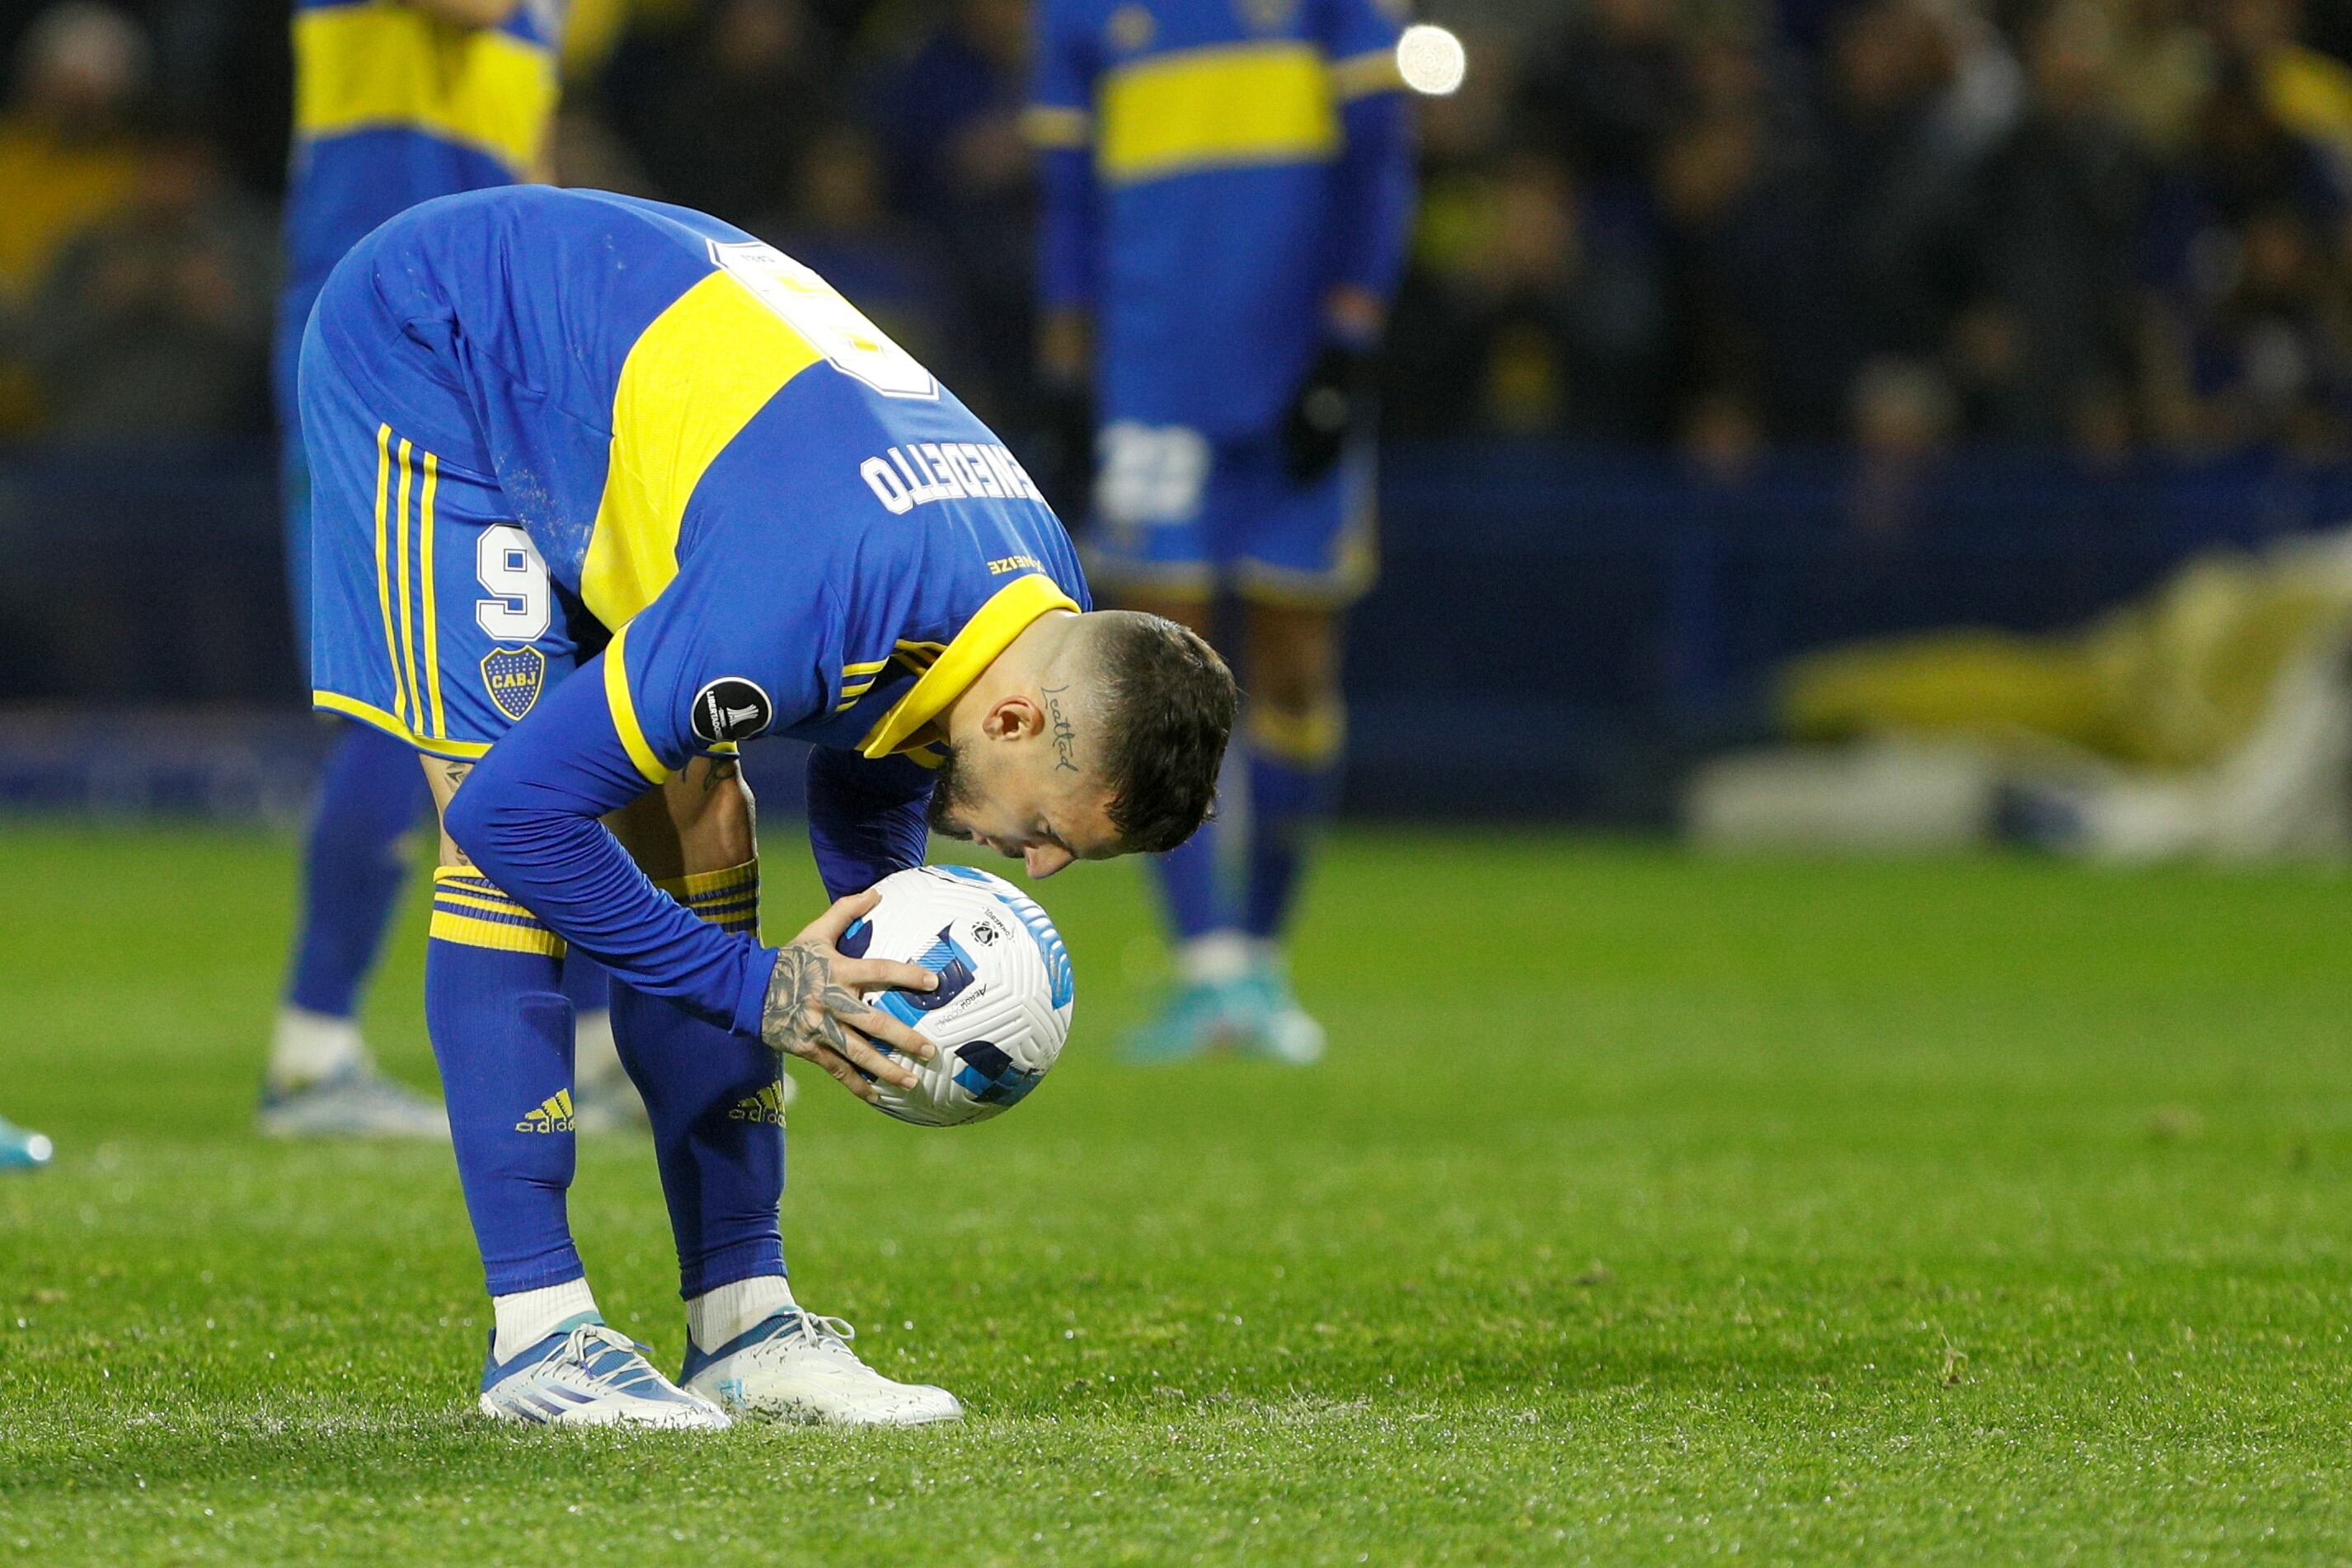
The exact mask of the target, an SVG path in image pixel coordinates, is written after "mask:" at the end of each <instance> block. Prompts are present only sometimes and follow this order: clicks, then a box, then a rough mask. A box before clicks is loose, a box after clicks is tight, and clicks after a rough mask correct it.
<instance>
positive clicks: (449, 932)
mask: <svg viewBox="0 0 2352 1568" xmlns="http://www.w3.org/2000/svg"><path fill="white" fill-rule="evenodd" d="M427 934H429V935H430V936H431V937H432V938H433V939H434V940H435V941H436V942H456V943H457V944H458V945H459V946H460V947H486V948H488V949H490V950H491V951H492V952H536V953H542V954H544V955H545V956H547V957H549V958H562V956H563V947H564V944H563V939H562V937H560V936H558V935H556V934H555V933H554V932H553V931H550V930H548V929H547V928H546V927H545V926H541V925H529V926H515V925H501V924H500V923H499V922H498V921H478V920H476V919H474V918H473V917H472V916H470V915H460V914H453V913H451V912H450V911H449V910H434V911H433V922H432V924H431V925H430V926H429V927H428V928H427Z"/></svg>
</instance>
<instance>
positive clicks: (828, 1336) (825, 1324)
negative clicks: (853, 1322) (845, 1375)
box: [787, 1306, 857, 1359]
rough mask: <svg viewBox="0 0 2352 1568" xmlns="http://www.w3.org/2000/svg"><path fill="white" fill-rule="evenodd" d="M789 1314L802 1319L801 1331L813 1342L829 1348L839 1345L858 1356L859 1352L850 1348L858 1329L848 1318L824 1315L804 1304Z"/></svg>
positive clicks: (853, 1356) (850, 1353) (851, 1354)
mask: <svg viewBox="0 0 2352 1568" xmlns="http://www.w3.org/2000/svg"><path fill="white" fill-rule="evenodd" d="M787 1315H788V1316H791V1317H795V1318H798V1319H799V1320H800V1322H801V1332H802V1333H803V1335H805V1336H806V1337H807V1339H808V1342H810V1343H811V1344H813V1345H817V1346H820V1347H822V1348H824V1349H827V1350H830V1349H833V1348H834V1347H835V1346H838V1347H839V1348H840V1349H842V1350H843V1351H845V1352H848V1353H849V1355H850V1356H851V1357H852V1358H853V1359H854V1358H855V1357H856V1354H857V1352H856V1351H852V1350H850V1349H849V1342H850V1341H852V1340H854V1339H856V1337H857V1331H856V1329H855V1328H853V1327H851V1326H850V1323H849V1320H847V1319H846V1318H827V1317H824V1316H822V1315H820V1314H818V1313H815V1312H812V1311H810V1310H808V1309H807V1308H806V1307H802V1306H795V1307H793V1309H792V1310H791V1311H790V1313H789V1314H787Z"/></svg>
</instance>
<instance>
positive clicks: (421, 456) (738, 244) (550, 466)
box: [301, 186, 1087, 784]
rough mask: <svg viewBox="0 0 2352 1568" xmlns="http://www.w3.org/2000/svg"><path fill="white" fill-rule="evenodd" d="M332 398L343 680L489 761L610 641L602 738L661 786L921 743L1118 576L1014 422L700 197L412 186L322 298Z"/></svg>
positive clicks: (312, 448) (329, 469)
mask: <svg viewBox="0 0 2352 1568" xmlns="http://www.w3.org/2000/svg"><path fill="white" fill-rule="evenodd" d="M301 409H302V423H303V434H304V440H305V442H306V444H307V446H308V448H309V452H310V462H311V466H312V469H313V473H314V483H315V492H314V500H313V506H312V519H313V521H312V531H313V535H314V540H313V551H314V554H313V561H314V570H313V583H312V587H313V595H314V602H315V605H316V613H315V637H314V643H313V649H312V684H313V687H314V689H315V690H314V701H315V703H316V705H317V706H319V707H320V708H322V709H327V710H333V711H336V712H341V713H344V714H347V715H349V716H351V717H352V718H356V719H359V720H361V721H364V722H366V723H369V724H373V725H374V726H375V727H377V728H378V729H381V730H383V731H387V732H389V733H392V734H394V735H397V736H400V737H402V738H404V739H405V740H407V741H409V742H411V743H412V744H414V745H415V747H416V748H417V749H418V750H420V751H422V752H427V753H430V754H433V755H437V756H443V757H449V758H457V759H471V758H476V757H479V756H480V755H482V754H483V753H484V752H487V751H488V748H489V746H490V745H491V744H492V743H493V742H496V741H498V740H499V738H500V737H501V736H502V735H504V734H505V733H506V732H507V731H509V729H511V728H512V727H513V726H514V725H515V724H516V723H518V722H519V721H521V720H523V719H525V718H527V717H529V716H530V714H531V713H532V712H533V711H534V710H535V709H537V708H538V706H539V705H540V704H541V702H542V701H543V700H546V695H547V693H548V691H549V690H550V689H551V687H553V686H554V685H555V683H557V682H559V681H561V680H562V679H563V678H564V677H565V676H566V675H567V674H568V673H569V672H570V671H572V669H573V668H576V667H578V666H579V665H580V664H582V663H583V662H584V661H586V660H588V659H589V658H593V657H595V656H596V655H597V654H598V653H599V651H600V650H602V651H603V660H602V673H601V677H600V678H599V679H601V682H602V686H603V689H604V702H603V703H602V704H601V705H599V709H598V711H599V714H600V715H609V719H610V723H611V729H610V730H606V731H603V740H604V743H606V744H609V743H610V742H611V738H612V736H613V735H614V733H617V735H618V736H619V739H620V742H621V743H622V745H623V746H624V747H625V750H626V752H627V754H628V757H629V759H630V761H631V762H632V763H634V764H635V769H636V772H637V773H638V774H639V775H641V777H642V780H643V781H644V782H645V783H647V784H651V783H659V782H662V781H664V780H666V779H667V777H668V776H669V775H670V773H672V772H673V771H674V770H676V769H677V768H678V767H680V766H682V765H683V764H684V763H686V762H687V761H688V759H689V758H690V757H692V756H695V755H697V754H711V753H723V752H727V751H729V750H730V749H731V748H732V747H733V746H734V745H735V744H737V743H738V742H742V741H746V740H749V739H751V738H752V737H754V736H756V735H761V734H771V733H782V734H791V735H793V736H796V737H799V738H801V739H804V740H809V741H813V742H818V743H820V744H822V745H824V746H828V747H832V748H837V749H840V750H843V751H848V752H862V753H863V754H864V755H866V757H869V758H883V757H888V756H891V755H893V754H896V753H908V754H911V755H914V756H916V757H917V759H918V760H920V754H921V751H922V746H923V735H924V730H923V726H924V725H925V723H926V722H927V721H929V719H930V718H931V717H933V716H935V715H936V714H937V713H938V712H939V711H940V710H941V709H942V708H943V707H944V706H945V705H946V703H947V702H948V701H949V700H952V698H953V697H954V696H955V695H956V694H958V693H960V692H961V690H962V689H963V687H964V686H965V685H967V684H969V682H970V680H971V678H972V677H973V676H974V675H975V674H977V673H978V671H979V670H980V669H981V668H985V666H986V665H987V664H988V663H989V662H990V661H991V660H992V659H993V658H995V656H996V655H997V654H998V653H999V652H1001V651H1002V650H1003V648H1004V647H1006V646H1007V645H1009V644H1010V643H1011V642H1012V640H1013V637H1015V636H1017V635H1018V634H1019V633H1020V631H1021V630H1023V629H1024V628H1025V627H1026V626H1028V625H1029V624H1030V623H1031V622H1032V621H1034V619H1035V618H1036V617H1037V616H1040V615H1042V614H1045V613H1046V612H1047V611H1049V610H1054V609H1072V608H1082V607H1085V606H1086V605H1087V588H1086V582H1085V579H1084V577H1083V575H1082V574H1081V573H1080V571H1079V569H1078V566H1077V563H1076V558H1075V555H1074V554H1073V552H1072V551H1071V549H1070V546H1069V542H1068V540H1067V538H1066V534H1065V533H1064V531H1063V529H1062V526H1061V523H1060V522H1059V521H1058V520H1057V519H1055V516H1054V514H1053V512H1052V511H1051V510H1049V509H1048V508H1047V507H1046V506H1045V503H1044V500H1042V498H1041V497H1040V496H1039V495H1038V493H1037V490H1036V488H1035V486H1034V484H1033V483H1032V482H1031V481H1030V479H1029V476H1028V475H1027V474H1026V473H1024V471H1023V470H1022V468H1021V467H1020V465H1019V464H1018V463H1016V462H1015V461H1014V460H1013V458H1012V456H1011V454H1010V453H1009V452H1007V451H1006V450H1005V448H1004V447H1003V445H1002V444H1001V443H1000V442H998V441H997V440H996V438H995V437H993V436H992V434H991V433H990V432H989V430H988V429H987V427H986V426H983V425H982V424H981V422H980V421H979V420H978V419H977V418H975V417H974V416H972V415H971V412H970V411H969V410H967V409H966V408H965V407H964V406H963V405H962V404H961V403H960V402H959V401H958V400H957V399H956V398H955V396H954V395H952V394H951V393H950V392H949V391H948V390H947V389H946V388H944V387H942V386H941V385H940V384H939V383H938V382H937V381H935V380H934V379H933V378H932V377H931V375H930V374H929V372H928V371H926V370H925V369H924V368H923V367H922V366H921V365H920V364H919V363H916V362H915V361H914V360H913V359H912V358H910V357H909V356H908V354H907V353H905V352H904V351H903V350H901V349H899V348H898V346H897V345H896V344H894V343H892V342H890V341H889V340H888V339H887V337H885V336H884V335H883V334H882V333H881V332H880V331H877V329H875V327H874V326H873V324H872V323H871V322H869V321H866V318H865V317H864V316H862V315H861V314H859V313H858V311H857V310H856V309H855V308H854V307H852V306H851V305H850V304H849V303H848V302H847V301H846V300H843V299H842V297H841V296H840V295H838V294H836V293H835V292H834V291H833V290H832V289H830V288H828V287H827V286H826V285H825V284H824V280H823V279H819V278H818V277H817V276H816V275H815V274H814V273H813V272H810V271H809V270H808V269H807V268H803V267H801V266H800V265H799V264H798V263H796V262H794V261H793V260H791V259H790V258H787V257H785V256H783V255H782V254H781V253H779V252H777V251H776V250H774V249H772V247H768V246H766V245H764V244H761V242H760V241H758V240H755V239H753V238H752V237H751V236H749V235H747V234H744V233H743V232H742V231H740V229H736V228H734V227H731V226H729V225H727V224H724V223H721V222H719V221H718V220H717V219H714V218H710V217H707V216H703V215H702V214H699V213H695V212H690V211H688V210H687V209H684V208H680V207H673V206H667V205H660V204H657V203H653V202H646V201H639V200H635V199H633V198H629V197H623V196H615V195H606V194H604V193H601V192H591V191H559V190H554V189H551V188H548V187H543V186H515V187H509V188H506V189H501V190H496V191H483V192H477V193H473V194H469V195H460V196H453V197H448V198H445V199H443V200H440V201H436V202H430V203H427V204H425V205H423V206H420V207H416V208H414V209H412V210H410V211H408V212H406V213H404V214H403V215H401V216H398V217H396V218H394V219H393V220H392V221H391V222H389V223H387V224H385V225H384V226H383V227H381V228H379V229H377V230H376V231H375V232H374V233H373V235H371V236H370V237H368V238H367V239H365V240H363V241H362V243H361V244H360V245H359V246H358V247H356V248H354V249H353V250H352V253H351V255H350V256H349V257H348V258H346V259H345V260H344V261H343V262H342V263H341V265H340V266H339V267H338V268H336V270H335V272H334V274H333V276H332V277H331V279H330V280H329V282H328V284H327V287H326V289H325V290H324V291H323V293H322V294H321V296H320V301H319V305H318V309H317V310H316V311H315V312H314V314H313V316H312V319H311V321H310V331H309V332H308V335H307V336H306V338H305V341H304V344H303V350H302V366H301ZM608 637H609V639H610V646H609V648H607V647H605V644H606V642H607V639H608ZM600 722H601V718H600ZM583 743H584V742H583Z"/></svg>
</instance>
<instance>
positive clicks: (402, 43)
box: [286, 0, 559, 330]
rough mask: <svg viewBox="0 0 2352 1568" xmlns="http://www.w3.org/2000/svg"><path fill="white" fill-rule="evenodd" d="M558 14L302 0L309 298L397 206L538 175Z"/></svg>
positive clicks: (299, 292) (297, 288)
mask: <svg viewBox="0 0 2352 1568" xmlns="http://www.w3.org/2000/svg"><path fill="white" fill-rule="evenodd" d="M558 16H559V9H558V0H518V4H517V5H516V7H515V9H514V11H513V13H512V14H511V15H510V16H508V17H507V19H506V20H505V21H504V22H502V23H500V24H499V25H498V26H493V27H482V28H469V27H464V26H457V24H455V23H450V22H444V21H440V20H437V19H436V18H435V17H433V16H429V15H427V14H426V13H425V12H424V11H421V10H418V9H416V8H415V6H413V5H406V4H404V3H402V0H294V16H293V36H294V37H293V41H294V147H293V164H292V168H291V171H290V174H289V184H288V189H287V196H286V250H287V277H288V289H289V296H290V297H292V298H294V299H296V300H299V301H300V303H301V305H302V307H303V309H304V310H306V311H307V308H308V303H309V300H310V298H311V297H312V296H314V295H315V294H316V292H317V290H318V287H319V285H320V283H321V282H322V281H324V280H325V279H326V276H327V273H328V272H329V271H330V270H331V268H333V267H334V265H335V263H336V262H337V261H340V260H341V259H342V257H343V253H344V252H345V251H347V250H349V249H350V248H351V247H352V246H353V245H354V244H356V243H357V242H358V241H359V239H360V237H362V235H364V234H366V233H367V232H368V231H369V230H370V229H373V227H375V226H376V225H378V224H380V223H382V222H383V220H384V219H386V218H388V217H390V216H393V214H394V213H396V212H400V211H402V210H403V209H404V208H407V207H411V206H414V205H416V204H417V203H418V202H422V201H429V200H431V199H432V198H433V197H435V196H446V195H456V194H457V193H458V192H460V191H473V190H480V189H482V188H483V187H485V186H488V185H507V184H514V183H515V182H516V181H518V180H523V179H528V178H530V176H531V174H532V173H533V172H534V171H535V170H536V168H537V167H538V164H539V161H540V157H541V152H542V149H543V144H544V142H546V139H547V129H548V123H549V121H550V120H551V119H552V117H553V115H554V112H555V102H556V95H557V88H558V80H557V74H556V69H557V68H556V46H557V30H558V27H557V23H558ZM293 324H294V326H295V327H296V328H297V330H299V324H300V323H299V316H297V317H296V319H295V321H294V323H293Z"/></svg>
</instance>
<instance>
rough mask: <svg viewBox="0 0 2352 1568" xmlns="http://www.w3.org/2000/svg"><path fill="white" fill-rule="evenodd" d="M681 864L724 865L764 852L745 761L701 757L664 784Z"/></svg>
mask: <svg viewBox="0 0 2352 1568" xmlns="http://www.w3.org/2000/svg"><path fill="white" fill-rule="evenodd" d="M661 801H662V805H663V806H664V808H665V810H666V812H667V816H668V817H669V821H670V825H671V827H672V828H673V830H674V831H675V832H676V834H677V846H678V851H679V859H680V868H681V869H682V870H687V871H709V870H719V869H722V868H726V867H729V866H740V865H741V864H742V863H743V862H744V861H746V860H749V859H751V858H752V856H753V855H754V854H756V853H757V852H758V849H757V844H758V834H757V803H756V802H754V801H753V799H752V797H751V786H750V785H749V784H745V783H744V782H743V769H742V766H741V764H740V763H734V762H731V761H715V760H713V759H710V758H698V759H697V760H696V761H695V762H694V763H693V764H692V765H690V766H688V767H687V768H684V769H682V770H680V771H679V773H677V776H675V777H673V778H672V779H671V780H670V781H669V783H667V784H664V785H663V786H662V791H661Z"/></svg>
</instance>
